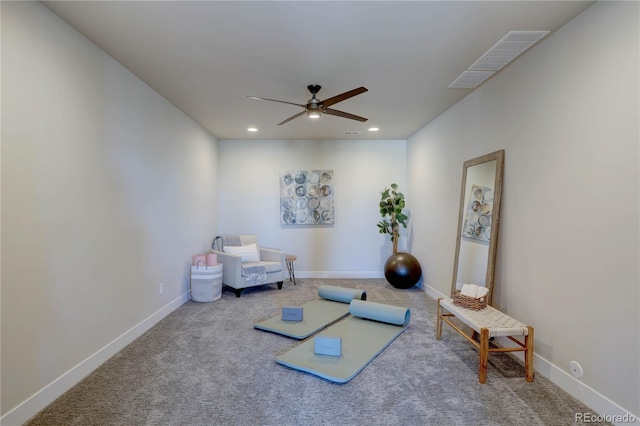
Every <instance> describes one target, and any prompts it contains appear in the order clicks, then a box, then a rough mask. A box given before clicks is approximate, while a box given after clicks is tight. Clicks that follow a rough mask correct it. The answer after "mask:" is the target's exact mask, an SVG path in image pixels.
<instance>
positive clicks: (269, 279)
mask: <svg viewBox="0 0 640 426" xmlns="http://www.w3.org/2000/svg"><path fill="white" fill-rule="evenodd" d="M211 252H212V253H215V254H216V255H217V256H218V262H220V263H222V265H223V267H222V284H224V285H226V286H228V287H231V288H232V289H233V291H234V292H235V294H236V297H240V294H241V293H242V290H244V289H245V288H249V287H254V286H258V285H265V284H272V283H276V284H277V285H278V290H280V289H282V283H283V282H284V278H285V271H287V266H286V262H285V253H284V251H281V250H276V249H270V248H263V247H260V245H259V244H258V240H257V238H256V236H255V235H237V234H225V235H222V236H219V237H215V238H214V239H213V242H212V243H211Z"/></svg>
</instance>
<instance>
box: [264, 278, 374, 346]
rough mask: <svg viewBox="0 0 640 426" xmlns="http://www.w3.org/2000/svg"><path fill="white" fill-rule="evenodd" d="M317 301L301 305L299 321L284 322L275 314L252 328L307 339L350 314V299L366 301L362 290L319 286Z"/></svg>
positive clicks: (280, 316) (281, 317) (365, 295)
mask: <svg viewBox="0 0 640 426" xmlns="http://www.w3.org/2000/svg"><path fill="white" fill-rule="evenodd" d="M318 295H319V296H320V297H321V299H320V300H312V301H310V302H307V303H305V304H303V305H302V306H301V307H300V308H301V309H303V311H304V315H303V318H302V321H286V320H284V319H283V316H282V315H276V316H274V317H271V318H269V319H266V320H264V321H260V322H257V323H255V324H254V325H253V327H254V328H256V329H258V330H263V331H270V332H272V333H277V334H282V335H284V336H287V337H292V338H294V339H306V338H307V337H309V336H311V335H312V334H315V333H317V332H318V331H320V330H322V329H323V328H325V327H327V326H328V325H330V324H333V323H334V322H336V321H338V320H339V319H341V318H344V317H345V316H347V315H349V307H350V305H349V303H350V302H351V301H352V300H353V299H363V300H364V299H366V297H367V293H366V292H364V291H363V290H358V289H352V288H344V287H337V286H330V285H322V286H320V287H319V288H318Z"/></svg>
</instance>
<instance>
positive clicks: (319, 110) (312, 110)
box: [247, 84, 367, 126]
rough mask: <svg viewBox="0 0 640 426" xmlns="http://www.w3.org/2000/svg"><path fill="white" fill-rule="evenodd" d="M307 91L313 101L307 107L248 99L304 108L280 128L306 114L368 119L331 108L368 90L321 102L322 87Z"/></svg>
mask: <svg viewBox="0 0 640 426" xmlns="http://www.w3.org/2000/svg"><path fill="white" fill-rule="evenodd" d="M307 89H309V92H311V99H309V100H308V101H307V103H306V105H303V104H296V103H293V102H287V101H279V100H277V99H267V98H259V97H257V96H247V97H248V98H250V99H257V100H259V101H271V102H280V103H283V104H289V105H295V106H299V107H302V108H304V111H302V112H299V113H297V114H295V115H292V116H291V117H289V118H287V119H286V120H284V121H282V122H280V123H278V126H281V125H283V124H285V123H288V122H289V121H291V120H293V119H294V118H298V117H300V116H302V115H305V114H307V115H308V116H309V118H319V117H320V116H321V115H322V114H328V115H335V116H336V117H342V118H348V119H350V120H357V121H362V122H365V121H367V119H366V118H364V117H360V116H358V115H354V114H349V113H348V112H343V111H338V110H337V109H333V108H329V107H330V106H331V105H334V104H337V103H338V102H342V101H344V100H345V99H349V98H352V97H354V96H356V95H359V94H361V93H364V92H366V91H367V88H365V87H358V88H357V89H353V90H349V91H348V92H344V93H342V94H340V95H337V96H334V97H332V98H329V99H325V100H324V101H321V100H320V99H318V98H316V95H317V94H318V92H319V91H320V89H322V86H319V85H317V84H311V85H309V86H307Z"/></svg>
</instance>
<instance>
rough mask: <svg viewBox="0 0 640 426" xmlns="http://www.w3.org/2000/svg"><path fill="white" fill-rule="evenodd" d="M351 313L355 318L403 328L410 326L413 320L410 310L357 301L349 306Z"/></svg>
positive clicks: (354, 300) (353, 301)
mask: <svg viewBox="0 0 640 426" xmlns="http://www.w3.org/2000/svg"><path fill="white" fill-rule="evenodd" d="M349 313H350V314H351V315H353V316H354V317H360V318H364V319H370V320H373V321H379V322H384V323H387V324H395V325H403V326H406V325H407V324H409V319H410V318H411V311H410V310H409V308H403V307H401V306H393V305H385V304H382V303H375V302H367V301H364V300H356V299H353V300H352V301H351V303H350V304H349Z"/></svg>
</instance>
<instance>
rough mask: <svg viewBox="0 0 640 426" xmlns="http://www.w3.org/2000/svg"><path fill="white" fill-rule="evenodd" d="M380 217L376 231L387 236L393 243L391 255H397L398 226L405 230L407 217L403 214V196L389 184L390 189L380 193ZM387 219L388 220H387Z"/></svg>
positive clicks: (394, 186)
mask: <svg viewBox="0 0 640 426" xmlns="http://www.w3.org/2000/svg"><path fill="white" fill-rule="evenodd" d="M380 195H381V198H380V215H381V216H382V217H383V220H381V221H380V222H378V230H379V232H380V233H381V234H389V235H390V236H391V242H392V243H393V254H396V253H398V238H400V229H399V228H400V225H402V226H404V228H405V229H406V228H407V219H408V217H407V215H405V214H404V212H403V210H404V206H405V200H404V194H403V193H402V192H398V185H397V184H395V183H392V184H391V188H390V189H389V188H387V187H385V188H384V191H382V192H381V193H380ZM387 219H388V220H387Z"/></svg>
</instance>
